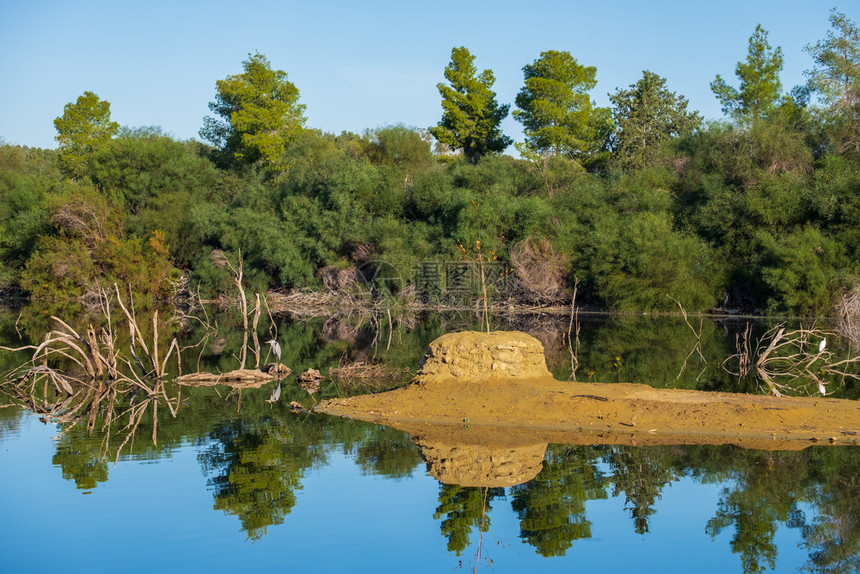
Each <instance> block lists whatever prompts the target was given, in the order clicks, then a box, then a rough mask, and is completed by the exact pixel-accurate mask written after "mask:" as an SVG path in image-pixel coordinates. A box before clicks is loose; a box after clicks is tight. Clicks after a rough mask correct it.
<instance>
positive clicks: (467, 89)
mask: <svg viewBox="0 0 860 574" xmlns="http://www.w3.org/2000/svg"><path fill="white" fill-rule="evenodd" d="M477 72H478V70H477V68H476V67H475V57H474V56H473V55H472V54H470V53H469V50H467V49H466V48H463V47H460V48H454V49H453V50H451V62H450V63H449V64H448V67H446V68H445V79H446V80H448V82H449V84H450V85H446V84H442V83H440V84H438V85H437V87H438V88H439V93H440V94H441V95H442V119H441V120H440V121H439V123H438V124H437V125H435V126H433V127H431V128H430V133H431V134H433V137H435V138H436V139H437V140H438V141H439V142H440V143H443V144H445V145H447V146H448V147H450V148H452V149H461V150H463V154H464V155H465V156H466V157H467V158H468V159H469V161H470V162H472V163H477V162H478V160H479V159H481V157H482V156H485V155H487V154H493V153H501V152H503V151H504V150H505V148H506V147H508V146H509V145H511V142H512V140H511V138H509V137H508V136H506V135H504V134H502V129H501V127H500V124H501V122H502V120H503V119H505V118H506V117H507V116H508V110H509V109H510V106H509V105H508V104H504V105H499V103H498V102H497V101H496V93H495V92H494V91H493V90H492V87H493V84H494V83H495V82H496V78H495V76H494V75H493V71H492V70H484V71H483V72H481V73H480V74H478V73H477Z"/></svg>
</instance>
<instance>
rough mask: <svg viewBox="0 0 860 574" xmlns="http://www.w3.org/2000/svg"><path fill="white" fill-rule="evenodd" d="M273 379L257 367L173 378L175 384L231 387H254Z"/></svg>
mask: <svg viewBox="0 0 860 574" xmlns="http://www.w3.org/2000/svg"><path fill="white" fill-rule="evenodd" d="M274 380H275V376H274V375H270V374H269V373H264V372H263V371H260V370H257V369H237V370H235V371H230V372H227V373H190V374H188V375H182V376H181V377H176V378H175V379H174V381H175V382H176V383H177V384H180V385H185V386H189V387H211V386H214V385H227V386H228V387H233V388H247V387H253V388H255V389H258V388H260V387H261V386H263V385H264V384H266V383H269V382H271V381H274Z"/></svg>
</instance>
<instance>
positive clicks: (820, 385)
mask: <svg viewBox="0 0 860 574" xmlns="http://www.w3.org/2000/svg"><path fill="white" fill-rule="evenodd" d="M818 392H819V393H821V394H822V395H826V394H827V389H826V388H825V387H824V383H822V382H821V381H818Z"/></svg>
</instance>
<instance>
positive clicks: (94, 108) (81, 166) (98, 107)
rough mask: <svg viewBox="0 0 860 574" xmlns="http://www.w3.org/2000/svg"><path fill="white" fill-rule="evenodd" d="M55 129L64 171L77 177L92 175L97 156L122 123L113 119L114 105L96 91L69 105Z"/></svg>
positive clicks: (85, 93) (60, 161)
mask: <svg viewBox="0 0 860 574" xmlns="http://www.w3.org/2000/svg"><path fill="white" fill-rule="evenodd" d="M54 127H55V128H57V135H56V136H55V139H56V140H57V143H58V144H59V146H58V150H57V151H58V157H57V159H58V162H59V164H60V168H61V169H62V170H63V171H64V172H65V173H66V174H68V175H69V176H71V177H73V178H79V177H84V176H86V175H88V174H89V169H90V165H91V163H92V159H93V156H94V155H95V153H96V152H97V151H98V150H100V149H102V148H103V147H104V146H105V145H106V144H107V143H108V142H109V141H110V139H111V138H112V137H113V136H114V135H116V133H117V132H118V131H119V124H118V123H116V122H112V121H111V119H110V102H107V101H104V100H101V99H99V97H98V96H97V95H96V94H94V93H93V92H84V93H83V95H81V96H78V99H77V101H75V102H74V103H72V102H69V103H68V104H66V106H65V108H63V115H62V116H60V117H58V118H56V119H55V120H54Z"/></svg>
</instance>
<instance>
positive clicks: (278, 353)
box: [266, 339, 281, 362]
mask: <svg viewBox="0 0 860 574" xmlns="http://www.w3.org/2000/svg"><path fill="white" fill-rule="evenodd" d="M266 343H268V344H269V346H270V347H272V352H273V353H274V354H275V359H277V360H278V362H280V360H281V346H280V345H279V344H278V342H277V341H276V340H274V339H269V340H268V341H266Z"/></svg>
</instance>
